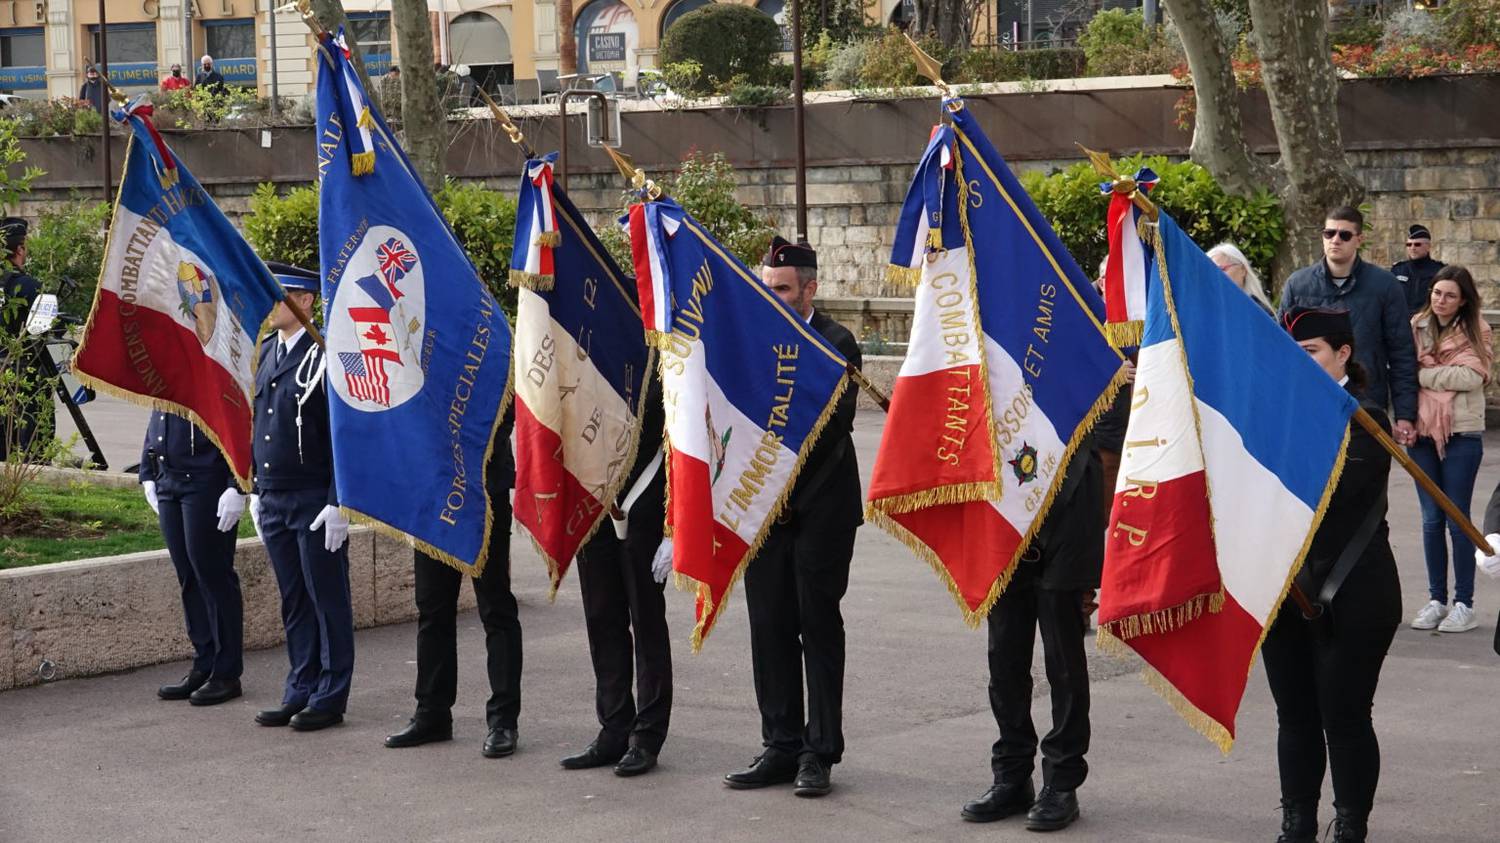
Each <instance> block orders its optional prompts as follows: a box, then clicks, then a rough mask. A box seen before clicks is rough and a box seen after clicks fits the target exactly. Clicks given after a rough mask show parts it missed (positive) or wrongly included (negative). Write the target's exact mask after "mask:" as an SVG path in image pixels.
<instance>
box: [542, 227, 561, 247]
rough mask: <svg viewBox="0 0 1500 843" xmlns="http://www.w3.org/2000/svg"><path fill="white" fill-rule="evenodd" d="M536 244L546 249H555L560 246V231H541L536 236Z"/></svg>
mask: <svg viewBox="0 0 1500 843" xmlns="http://www.w3.org/2000/svg"><path fill="white" fill-rule="evenodd" d="M536 244H537V245H538V246H543V247H545V248H548V249H556V248H557V247H558V246H561V245H562V232H561V231H543V232H542V233H541V234H538V235H537V236H536Z"/></svg>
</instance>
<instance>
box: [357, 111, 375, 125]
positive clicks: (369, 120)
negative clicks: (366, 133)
mask: <svg viewBox="0 0 1500 843" xmlns="http://www.w3.org/2000/svg"><path fill="white" fill-rule="evenodd" d="M354 125H356V126H358V127H360V128H361V129H373V128H375V118H373V117H371V116H370V107H369V106H368V105H367V106H365V107H364V108H363V109H361V110H360V112H359V119H358V120H356V121H354Z"/></svg>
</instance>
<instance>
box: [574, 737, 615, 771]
mask: <svg viewBox="0 0 1500 843" xmlns="http://www.w3.org/2000/svg"><path fill="white" fill-rule="evenodd" d="M624 755H625V751H624V750H623V749H622V750H619V751H618V752H612V751H610V750H607V749H601V748H600V746H599V742H598V741H594V742H593V743H591V744H589V745H588V748H587V749H585V750H584V751H583V752H580V753H578V754H577V755H569V756H568V757H567V758H564V759H563V760H562V765H563V769H564V770H592V769H593V768H595V767H608V766H609V765H611V764H614V763H616V762H617V761H619V760H620V758H621V757H623V756H624Z"/></svg>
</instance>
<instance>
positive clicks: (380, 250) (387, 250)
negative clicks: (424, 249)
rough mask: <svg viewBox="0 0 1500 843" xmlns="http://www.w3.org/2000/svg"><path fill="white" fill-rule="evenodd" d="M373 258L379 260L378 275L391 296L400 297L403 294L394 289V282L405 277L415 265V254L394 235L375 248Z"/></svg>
mask: <svg viewBox="0 0 1500 843" xmlns="http://www.w3.org/2000/svg"><path fill="white" fill-rule="evenodd" d="M375 258H376V260H378V261H379V262H380V277H382V278H384V279H385V286H386V287H388V288H389V289H390V291H391V297H392V298H397V299H399V298H401V297H402V295H404V294H403V293H402V292H401V291H400V290H398V289H396V282H397V281H400V280H401V279H402V278H405V277H406V273H408V272H411V271H412V269H413V268H415V267H416V265H417V254H416V252H413V251H412V250H410V249H408V248H406V244H405V243H402V242H401V241H400V240H397V239H396V238H394V237H390V238H387V239H386V241H385V242H384V243H382V244H380V245H379V246H378V247H376V249H375Z"/></svg>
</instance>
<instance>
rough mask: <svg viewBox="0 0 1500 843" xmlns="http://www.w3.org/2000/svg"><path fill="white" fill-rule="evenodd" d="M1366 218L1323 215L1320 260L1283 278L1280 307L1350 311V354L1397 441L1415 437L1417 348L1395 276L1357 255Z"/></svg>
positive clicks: (1351, 211) (1346, 210)
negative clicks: (1387, 413)
mask: <svg viewBox="0 0 1500 843" xmlns="http://www.w3.org/2000/svg"><path fill="white" fill-rule="evenodd" d="M1364 225H1365V218H1364V215H1363V214H1361V213H1360V212H1359V211H1358V210H1357V209H1355V208H1351V207H1349V206H1347V205H1346V206H1344V207H1341V208H1335V209H1333V210H1332V211H1329V212H1328V218H1327V219H1325V220H1323V260H1321V261H1318V262H1317V263H1315V264H1313V265H1312V266H1305V267H1303V268H1301V269H1299V270H1297V271H1296V272H1293V273H1292V275H1291V277H1290V278H1288V279H1287V280H1286V286H1285V287H1284V288H1283V289H1282V292H1281V312H1282V313H1283V314H1284V313H1286V312H1287V311H1288V310H1290V309H1292V308H1293V307H1298V306H1301V307H1315V308H1331V309H1333V310H1346V311H1348V312H1349V321H1350V322H1351V323H1352V324H1353V325H1354V340H1355V342H1354V348H1355V352H1354V353H1355V354H1356V355H1357V357H1358V360H1359V362H1360V364H1361V365H1362V366H1364V368H1365V371H1366V372H1367V373H1368V375H1369V381H1370V382H1369V385H1368V387H1367V388H1366V390H1365V398H1366V400H1367V401H1368V402H1369V403H1371V404H1374V405H1376V406H1378V407H1381V408H1385V407H1387V406H1389V407H1391V408H1392V409H1393V411H1394V412H1393V413H1392V415H1393V416H1394V417H1395V418H1396V423H1395V425H1394V429H1393V431H1392V436H1393V437H1394V438H1395V440H1396V441H1397V442H1398V443H1400V444H1402V445H1411V444H1414V443H1415V442H1416V441H1417V432H1416V427H1415V424H1416V420H1417V352H1416V348H1415V346H1413V344H1412V339H1411V313H1410V311H1409V310H1408V309H1407V298H1406V292H1405V291H1404V290H1403V289H1402V287H1401V282H1399V281H1397V280H1396V276H1394V275H1392V274H1391V273H1389V272H1386V271H1385V270H1384V269H1381V268H1380V267H1378V266H1375V265H1373V264H1369V263H1366V262H1365V261H1362V260H1360V258H1359V247H1360V246H1361V245H1363V244H1364V240H1365V237H1364Z"/></svg>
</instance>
